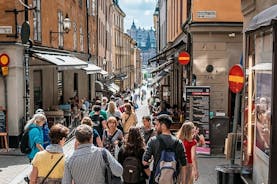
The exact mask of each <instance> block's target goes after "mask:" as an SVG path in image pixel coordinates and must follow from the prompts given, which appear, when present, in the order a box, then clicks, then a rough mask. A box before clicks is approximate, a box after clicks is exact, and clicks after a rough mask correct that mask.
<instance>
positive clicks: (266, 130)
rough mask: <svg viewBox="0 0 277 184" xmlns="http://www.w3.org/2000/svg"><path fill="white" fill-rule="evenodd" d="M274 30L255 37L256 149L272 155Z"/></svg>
mask: <svg viewBox="0 0 277 184" xmlns="http://www.w3.org/2000/svg"><path fill="white" fill-rule="evenodd" d="M271 31H272V30H269V31H268V32H266V31H265V32H258V33H257V34H256V35H255V37H256V39H255V60H256V61H255V66H254V67H253V70H254V78H253V79H254V86H255V88H254V94H255V108H256V111H255V112H256V116H255V121H256V148H258V149H259V150H260V151H262V152H263V153H264V154H265V155H267V156H269V154H270V133H271V132H270V130H271V127H270V125H271V119H270V118H271V103H272V94H271V90H269V89H272V53H273V47H272V45H273V44H272V43H273V36H272V32H271Z"/></svg>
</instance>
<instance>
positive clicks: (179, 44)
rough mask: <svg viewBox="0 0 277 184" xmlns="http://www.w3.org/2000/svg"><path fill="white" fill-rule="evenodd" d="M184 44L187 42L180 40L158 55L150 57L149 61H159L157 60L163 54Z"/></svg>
mask: <svg viewBox="0 0 277 184" xmlns="http://www.w3.org/2000/svg"><path fill="white" fill-rule="evenodd" d="M184 44H185V42H184V41H183V40H181V41H180V42H178V43H177V44H175V45H173V46H171V47H170V48H168V49H166V50H164V51H163V52H161V53H159V54H157V55H156V56H154V57H152V58H150V59H149V60H148V63H151V62H154V61H157V60H158V59H159V57H160V56H162V55H164V54H166V53H167V52H168V51H170V50H172V49H176V48H178V47H180V46H182V45H184Z"/></svg>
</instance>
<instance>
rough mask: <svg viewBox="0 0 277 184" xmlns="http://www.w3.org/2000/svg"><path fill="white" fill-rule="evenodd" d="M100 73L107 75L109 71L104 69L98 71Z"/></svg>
mask: <svg viewBox="0 0 277 184" xmlns="http://www.w3.org/2000/svg"><path fill="white" fill-rule="evenodd" d="M98 73H100V74H102V75H104V76H107V75H108V74H109V73H108V72H107V71H105V70H103V69H102V70H101V71H100V72H98Z"/></svg>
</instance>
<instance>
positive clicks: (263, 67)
mask: <svg viewBox="0 0 277 184" xmlns="http://www.w3.org/2000/svg"><path fill="white" fill-rule="evenodd" d="M251 69H252V70H255V71H272V63H258V64H256V65H255V66H253V67H252V68H251Z"/></svg>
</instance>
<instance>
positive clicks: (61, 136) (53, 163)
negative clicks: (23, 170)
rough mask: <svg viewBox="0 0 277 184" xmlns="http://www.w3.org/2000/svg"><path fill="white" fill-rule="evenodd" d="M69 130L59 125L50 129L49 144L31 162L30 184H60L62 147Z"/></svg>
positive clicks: (62, 169)
mask: <svg viewBox="0 0 277 184" xmlns="http://www.w3.org/2000/svg"><path fill="white" fill-rule="evenodd" d="M68 133H69V129H68V128H67V127H65V126H63V125H61V124H55V125H53V126H52V127H51V129H50V133H49V137H50V140H51V144H50V145H48V146H47V147H46V149H45V150H44V151H41V152H39V153H37V154H36V156H35V157H34V159H33V161H32V165H33V169H32V172H31V174H30V183H31V184H35V183H48V184H59V183H61V180H62V177H63V173H64V161H65V158H64V154H63V148H62V147H63V146H64V144H65V141H66V137H67V135H68Z"/></svg>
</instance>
